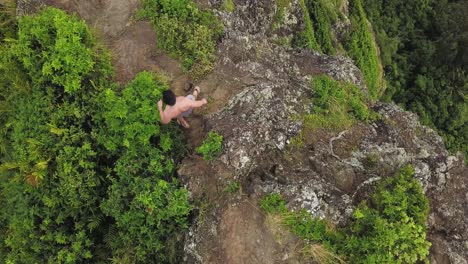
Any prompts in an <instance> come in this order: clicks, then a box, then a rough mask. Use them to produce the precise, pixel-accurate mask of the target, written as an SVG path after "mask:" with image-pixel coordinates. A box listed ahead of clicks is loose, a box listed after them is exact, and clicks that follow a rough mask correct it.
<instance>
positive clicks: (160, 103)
mask: <svg viewBox="0 0 468 264" xmlns="http://www.w3.org/2000/svg"><path fill="white" fill-rule="evenodd" d="M158 107H159V108H162V101H161V100H159V101H158Z"/></svg>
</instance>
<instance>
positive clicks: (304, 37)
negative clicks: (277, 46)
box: [292, 0, 321, 52]
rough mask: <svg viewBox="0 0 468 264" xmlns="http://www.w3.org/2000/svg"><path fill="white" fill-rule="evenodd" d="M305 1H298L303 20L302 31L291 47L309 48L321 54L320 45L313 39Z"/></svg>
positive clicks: (312, 30) (312, 29)
mask: <svg viewBox="0 0 468 264" xmlns="http://www.w3.org/2000/svg"><path fill="white" fill-rule="evenodd" d="M305 1H306V0H299V4H300V6H301V10H302V16H303V18H304V30H303V31H301V32H299V33H298V34H297V35H296V36H295V38H294V39H293V42H292V44H293V46H295V47H299V48H309V49H311V50H316V51H318V52H321V48H320V44H319V43H318V42H317V40H316V39H315V33H314V26H313V24H312V21H311V19H310V15H309V10H308V9H307V5H306V2H305Z"/></svg>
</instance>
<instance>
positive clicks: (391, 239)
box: [260, 166, 430, 263]
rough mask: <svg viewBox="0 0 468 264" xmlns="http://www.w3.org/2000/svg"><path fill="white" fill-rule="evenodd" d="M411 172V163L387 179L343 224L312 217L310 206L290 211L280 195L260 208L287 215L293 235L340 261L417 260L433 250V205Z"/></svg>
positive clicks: (267, 200) (263, 203)
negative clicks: (430, 221)
mask: <svg viewBox="0 0 468 264" xmlns="http://www.w3.org/2000/svg"><path fill="white" fill-rule="evenodd" d="M412 175H413V169H412V168H411V167H409V166H407V167H404V168H402V169H401V170H400V171H398V172H397V173H396V175H395V176H394V177H389V178H387V179H386V180H384V181H383V182H382V183H380V184H379V185H378V187H377V190H376V193H375V194H374V195H373V197H372V200H371V201H370V202H369V204H370V206H369V205H367V204H366V202H362V203H361V204H360V205H359V206H358V208H357V209H356V210H355V212H354V214H353V219H352V221H351V223H350V224H349V225H348V226H346V227H343V228H340V229H333V228H330V226H329V225H328V224H327V222H326V221H325V220H320V219H314V218H311V217H310V215H309V213H307V212H305V211H299V212H291V211H288V209H287V208H286V203H285V201H284V200H283V199H282V198H281V196H280V195H279V194H271V195H267V196H265V197H264V198H263V199H262V200H261V201H260V207H261V208H262V209H263V210H264V211H266V212H267V213H268V214H281V215H283V217H281V218H280V219H283V220H282V221H283V222H284V224H285V225H286V226H288V227H289V228H290V229H291V231H292V232H293V233H294V234H296V235H297V236H299V237H301V238H303V239H304V240H305V241H306V243H308V244H309V246H312V245H314V244H315V243H320V244H321V246H323V247H324V249H325V251H323V252H326V253H324V256H325V257H330V258H332V259H334V261H336V262H341V261H342V260H341V258H340V257H338V254H339V255H342V256H346V260H347V261H349V263H418V262H421V261H425V260H426V257H427V256H428V254H429V247H430V243H429V242H428V241H427V240H426V219H427V215H428V208H429V206H428V200H427V198H426V197H425V196H424V194H423V191H422V188H421V186H420V185H419V183H418V182H417V181H416V180H415V179H413V178H412ZM309 246H307V247H306V248H307V249H309ZM314 252H315V251H314ZM323 252H322V253H323ZM317 253H318V252H317Z"/></svg>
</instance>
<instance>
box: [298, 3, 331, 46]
mask: <svg viewBox="0 0 468 264" xmlns="http://www.w3.org/2000/svg"><path fill="white" fill-rule="evenodd" d="M338 2H339V1H338ZM338 2H337V1H326V0H315V1H312V0H305V1H304V3H303V4H302V5H301V7H302V9H303V12H304V20H305V23H306V29H307V24H309V23H310V24H311V26H312V27H313V30H312V31H311V30H306V31H305V32H304V33H302V34H313V36H310V37H309V38H312V37H313V39H315V40H316V42H317V46H316V50H317V51H321V52H323V53H326V54H330V55H333V54H335V53H336V48H335V45H336V44H334V40H333V38H334V37H333V34H332V32H331V28H332V24H333V23H335V22H336V21H337V20H338V12H337V10H338V5H339V3H338ZM309 21H310V22H309ZM299 43H301V42H299ZM304 47H307V45H306V46H304Z"/></svg>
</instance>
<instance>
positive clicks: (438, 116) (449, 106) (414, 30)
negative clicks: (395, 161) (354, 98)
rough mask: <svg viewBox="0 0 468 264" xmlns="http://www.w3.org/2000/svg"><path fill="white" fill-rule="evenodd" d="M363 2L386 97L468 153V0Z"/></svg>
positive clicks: (455, 148)
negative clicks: (374, 34) (376, 47)
mask: <svg viewBox="0 0 468 264" xmlns="http://www.w3.org/2000/svg"><path fill="white" fill-rule="evenodd" d="M363 3H364V8H365V10H366V12H367V14H368V17H369V19H370V21H371V22H372V25H373V27H374V30H375V32H376V40H377V43H378V44H379V47H380V55H381V59H382V63H383V66H384V70H385V75H386V79H387V82H388V88H387V90H386V94H385V99H386V100H391V99H392V100H394V101H395V102H397V103H399V104H401V105H403V106H405V108H406V109H408V110H411V111H413V112H416V113H417V114H418V115H419V116H420V118H421V120H422V122H423V123H424V124H425V125H430V126H432V127H435V128H437V130H438V132H439V133H440V134H441V135H442V136H443V137H444V139H445V143H446V145H447V148H448V149H449V150H452V151H456V150H461V151H463V152H464V153H465V156H466V155H468V122H467V120H468V103H467V94H468V86H467V83H468V75H467V68H466V67H467V65H468V60H467V58H468V53H467V52H468V49H466V47H467V46H468V37H467V33H466V32H467V28H468V20H467V19H466V14H467V13H468V2H467V1H447V0H443V1H435V0H428V1H426V0H417V1H403V0H390V1H383V0H377V1H374V0H363Z"/></svg>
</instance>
